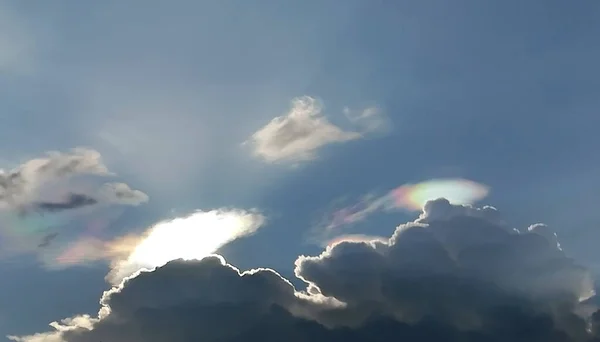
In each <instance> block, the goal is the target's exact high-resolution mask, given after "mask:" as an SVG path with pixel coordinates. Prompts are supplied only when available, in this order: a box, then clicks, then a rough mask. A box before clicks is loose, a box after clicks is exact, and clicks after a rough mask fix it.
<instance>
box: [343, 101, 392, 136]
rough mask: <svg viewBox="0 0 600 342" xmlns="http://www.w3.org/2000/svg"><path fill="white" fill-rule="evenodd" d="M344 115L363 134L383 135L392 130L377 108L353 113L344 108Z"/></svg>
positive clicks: (387, 119) (387, 120) (390, 124)
mask: <svg viewBox="0 0 600 342" xmlns="http://www.w3.org/2000/svg"><path fill="white" fill-rule="evenodd" d="M344 115H346V118H348V120H350V122H351V123H352V124H353V125H354V126H356V127H358V128H360V130H361V131H362V132H363V133H371V134H373V133H380V134H383V133H388V132H389V131H390V130H391V129H392V122H391V120H390V119H389V118H388V117H387V116H386V115H384V113H383V111H382V110H381V108H378V107H374V106H373V107H367V108H365V109H363V110H361V111H354V110H351V109H350V108H348V107H346V108H344Z"/></svg>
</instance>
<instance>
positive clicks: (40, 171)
mask: <svg viewBox="0 0 600 342" xmlns="http://www.w3.org/2000/svg"><path fill="white" fill-rule="evenodd" d="M82 174H83V175H86V174H87V175H102V176H106V175H110V172H109V171H108V168H107V167H106V166H105V165H104V164H103V163H102V159H101V156H100V153H98V152H97V151H94V150H90V149H83V148H77V149H74V150H72V151H70V152H68V153H61V152H48V153H47V154H46V156H44V157H41V158H35V159H31V160H29V161H26V162H25V163H23V164H21V165H19V166H18V167H16V168H14V169H12V170H9V171H5V170H2V169H0V207H3V208H6V207H13V206H15V205H19V204H24V203H28V202H29V201H31V200H32V199H35V197H36V196H39V195H40V194H39V191H40V190H41V188H42V186H44V185H47V184H48V183H53V182H57V181H60V180H63V179H68V178H70V177H72V176H75V175H82Z"/></svg>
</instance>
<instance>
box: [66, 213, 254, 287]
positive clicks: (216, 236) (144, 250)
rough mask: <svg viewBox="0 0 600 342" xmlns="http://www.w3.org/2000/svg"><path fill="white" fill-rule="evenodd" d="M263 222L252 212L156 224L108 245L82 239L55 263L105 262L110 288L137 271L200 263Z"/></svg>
mask: <svg viewBox="0 0 600 342" xmlns="http://www.w3.org/2000/svg"><path fill="white" fill-rule="evenodd" d="M264 222H265V217H264V216H263V215H261V214H259V213H258V212H255V211H245V210H238V209H217V210H211V211H197V212H195V213H193V214H191V215H189V216H185V217H180V218H176V219H172V220H166V221H162V222H159V223H157V224H155V225H154V226H152V227H151V228H149V229H148V230H146V231H145V232H143V233H142V234H139V235H135V234H130V235H126V236H122V237H118V238H116V239H114V240H112V241H101V240H99V239H96V238H84V239H82V240H80V241H77V242H75V243H73V244H72V245H71V247H70V248H69V249H67V250H65V251H64V252H63V253H62V254H61V255H59V256H57V257H56V261H57V262H58V263H59V264H62V265H74V264H85V263H87V262H90V261H95V260H108V261H111V263H112V269H111V272H110V273H109V275H108V276H107V280H108V281H109V282H111V283H113V284H117V283H119V282H121V280H123V279H124V278H125V277H128V276H131V275H132V274H135V273H136V272H138V271H139V270H141V269H152V268H155V267H159V266H162V265H164V264H166V263H167V262H169V261H171V260H175V259H202V258H203V257H206V256H208V255H210V254H212V253H214V252H216V251H217V250H218V249H219V248H220V247H222V246H224V245H225V244H227V243H229V242H231V241H233V240H235V239H238V238H240V237H243V236H246V235H249V234H252V233H254V232H255V231H256V230H257V229H258V228H260V227H261V226H262V225H263V224H264Z"/></svg>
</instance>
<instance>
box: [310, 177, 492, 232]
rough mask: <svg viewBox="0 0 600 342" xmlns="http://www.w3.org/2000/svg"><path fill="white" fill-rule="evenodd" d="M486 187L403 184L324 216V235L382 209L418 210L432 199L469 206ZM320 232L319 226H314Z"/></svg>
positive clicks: (462, 182) (463, 182)
mask: <svg viewBox="0 0 600 342" xmlns="http://www.w3.org/2000/svg"><path fill="white" fill-rule="evenodd" d="M488 193H489V188H488V187H487V186H485V185H483V184H480V183H477V182H474V181H471V180H467V179H460V178H458V179H451V178H450V179H431V180H427V181H424V182H420V183H418V184H404V185H401V186H399V187H396V188H394V189H392V190H390V191H388V193H387V194H385V195H383V196H375V195H368V196H364V197H363V199H362V200H360V201H359V202H358V203H356V204H354V205H351V206H347V207H344V208H341V209H338V210H335V211H334V212H333V214H331V215H327V217H326V219H325V221H326V222H325V224H324V226H325V227H324V229H325V231H326V233H327V232H328V231H330V230H332V229H334V228H338V227H340V226H344V225H351V224H354V223H356V222H359V221H362V220H364V219H366V218H367V217H368V216H370V215H372V214H374V213H376V212H380V211H383V210H398V209H404V210H409V211H415V210H420V209H421V208H422V207H423V205H424V204H425V203H426V202H427V201H429V200H433V199H437V198H441V197H444V198H447V199H448V200H449V201H450V202H452V203H454V204H473V203H475V202H477V201H479V200H481V199H483V198H485V197H486V196H487V194H488ZM318 229H319V230H322V229H323V227H318Z"/></svg>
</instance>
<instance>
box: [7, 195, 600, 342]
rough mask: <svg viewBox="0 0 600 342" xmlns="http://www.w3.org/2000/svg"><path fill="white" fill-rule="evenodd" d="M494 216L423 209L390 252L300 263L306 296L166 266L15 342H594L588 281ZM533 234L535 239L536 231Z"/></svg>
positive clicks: (388, 244)
mask: <svg viewBox="0 0 600 342" xmlns="http://www.w3.org/2000/svg"><path fill="white" fill-rule="evenodd" d="M498 217H499V214H498V212H497V210H495V209H494V208H491V207H485V208H481V209H479V208H474V207H470V206H461V205H453V204H451V203H449V202H448V201H447V200H445V199H439V200H435V201H430V202H428V203H427V205H426V206H425V208H424V210H423V212H422V214H421V215H420V217H419V218H418V219H417V220H415V221H414V222H409V223H407V224H403V225H400V226H399V227H398V228H397V229H396V231H395V233H394V234H393V235H392V237H391V238H389V239H388V240H387V241H374V242H342V243H338V244H335V245H333V246H330V247H328V248H326V249H325V251H324V252H323V253H322V254H320V255H318V256H300V257H299V258H298V259H297V261H296V268H295V274H296V276H297V277H299V278H300V279H302V280H304V281H305V282H306V284H307V287H306V289H305V290H304V291H298V290H296V289H295V288H294V287H293V286H292V284H291V283H290V282H289V281H287V280H286V279H284V278H283V277H281V276H280V275H279V274H277V273H276V272H275V271H272V270H269V269H256V270H251V271H246V272H240V271H239V270H238V269H236V268H235V267H233V266H231V265H228V264H227V263H226V262H225V261H224V260H223V259H222V258H221V257H218V256H209V257H206V258H204V259H202V260H188V261H184V260H175V261H171V262H168V263H166V264H165V265H163V266H161V267H158V268H156V269H155V270H153V271H142V272H141V273H137V274H135V275H134V276H132V277H130V278H127V279H125V280H124V281H123V282H122V283H120V284H119V285H118V286H115V287H114V288H113V289H111V290H110V291H107V292H105V293H104V294H103V296H102V298H101V301H100V302H101V309H100V310H99V314H98V317H89V316H85V315H83V316H76V317H73V318H69V319H66V320H63V321H61V322H60V323H59V322H54V323H52V324H51V326H52V327H53V329H54V330H53V331H51V332H47V333H40V334H36V335H31V336H22V337H17V336H11V337H10V339H12V340H14V341H23V342H39V341H44V342H97V341H111V342H125V341H127V342H137V341H139V342H142V341H144V342H158V341H161V342H162V341H174V342H175V341H177V342H187V341H198V340H202V341H232V342H233V341H253V340H256V341H282V340H284V341H285V340H289V341H327V342H331V341H346V342H347V341H390V340H398V341H478V342H482V341H483V342H487V341H489V342H492V341H494V342H499V341H502V342H513V341H522V342H525V341H527V342H536V341H539V342H554V341H556V342H558V341H562V342H575V341H581V342H583V341H586V342H592V341H598V339H597V337H596V336H595V331H597V330H598V328H597V326H596V324H597V323H596V321H597V319H596V317H598V316H600V313H597V314H594V315H592V316H591V317H590V316H589V315H588V316H585V315H582V314H581V312H583V311H582V310H580V309H581V306H582V305H583V304H582V302H581V300H582V299H585V298H588V297H590V296H592V295H593V283H592V281H591V279H590V275H589V273H588V272H587V270H586V269H585V268H583V267H581V266H579V265H577V264H576V263H575V262H574V261H573V260H571V259H570V258H568V257H567V256H565V254H564V252H563V251H562V250H560V249H559V248H557V245H556V244H555V243H554V241H550V240H549V239H548V238H547V235H546V234H545V233H544V234H538V233H537V231H538V228H534V229H531V230H529V229H524V230H523V231H518V230H515V229H512V228H509V227H508V226H506V225H505V224H504V223H502V222H501V221H500V220H499V219H498ZM542 230H543V228H542V229H540V231H542Z"/></svg>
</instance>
